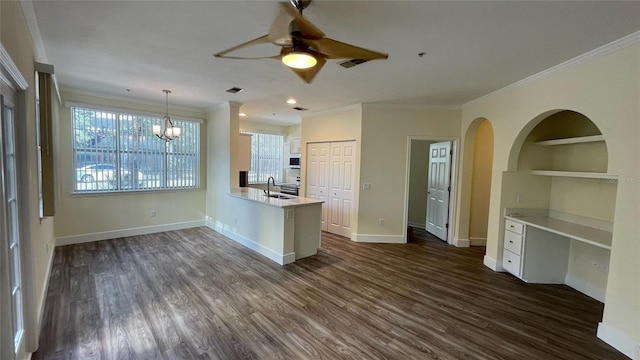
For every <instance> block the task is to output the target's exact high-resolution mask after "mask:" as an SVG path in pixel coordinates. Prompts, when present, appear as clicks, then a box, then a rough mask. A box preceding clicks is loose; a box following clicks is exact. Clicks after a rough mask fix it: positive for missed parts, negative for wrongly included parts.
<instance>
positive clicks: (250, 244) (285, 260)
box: [206, 220, 296, 265]
mask: <svg viewBox="0 0 640 360" xmlns="http://www.w3.org/2000/svg"><path fill="white" fill-rule="evenodd" d="M206 226H208V227H209V228H211V229H212V230H213V231H216V232H218V233H220V234H222V235H224V236H226V237H228V238H229V239H231V240H233V241H235V242H237V243H238V244H240V245H242V246H244V247H247V248H249V249H251V250H253V251H255V252H257V253H258V254H260V255H262V256H264V257H266V258H268V259H269V260H272V261H275V262H276V263H278V264H280V265H286V264H290V263H292V262H294V261H296V253H288V254H280V253H278V252H277V251H273V250H271V249H269V248H268V247H265V246H264V245H262V244H258V243H257V242H255V241H253V240H251V239H248V238H246V237H244V236H242V235H239V234H236V233H235V232H233V231H231V230H229V229H225V228H224V227H223V226H220V225H219V224H214V223H213V222H212V221H210V220H209V221H207V222H206Z"/></svg>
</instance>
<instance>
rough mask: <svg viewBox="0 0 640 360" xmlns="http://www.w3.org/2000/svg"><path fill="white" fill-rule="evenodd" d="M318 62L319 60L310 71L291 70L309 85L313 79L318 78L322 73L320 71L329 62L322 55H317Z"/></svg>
mask: <svg viewBox="0 0 640 360" xmlns="http://www.w3.org/2000/svg"><path fill="white" fill-rule="evenodd" d="M314 55H315V54H314ZM316 60H318V63H317V64H316V66H314V67H311V68H308V69H294V68H291V70H293V72H295V73H296V74H297V75H298V76H300V78H301V79H302V80H304V81H305V82H306V83H307V84H310V83H311V82H312V81H313V78H314V77H316V74H318V72H320V69H322V66H324V64H325V63H326V62H327V60H325V59H324V57H323V56H322V54H317V56H316Z"/></svg>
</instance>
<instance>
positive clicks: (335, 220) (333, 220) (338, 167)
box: [328, 141, 355, 238]
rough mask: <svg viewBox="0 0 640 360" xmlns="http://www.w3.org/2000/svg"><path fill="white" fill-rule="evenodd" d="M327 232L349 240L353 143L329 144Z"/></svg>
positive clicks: (353, 158) (351, 207) (353, 165)
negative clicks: (329, 167)
mask: <svg viewBox="0 0 640 360" xmlns="http://www.w3.org/2000/svg"><path fill="white" fill-rule="evenodd" d="M330 162H331V183H330V189H329V201H328V205H329V206H328V208H329V214H328V216H329V230H328V231H329V232H331V233H334V234H338V235H341V236H345V237H348V238H351V215H352V209H353V183H354V167H355V141H345V142H335V143H331V158H330Z"/></svg>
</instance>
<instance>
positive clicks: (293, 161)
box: [289, 154, 300, 169]
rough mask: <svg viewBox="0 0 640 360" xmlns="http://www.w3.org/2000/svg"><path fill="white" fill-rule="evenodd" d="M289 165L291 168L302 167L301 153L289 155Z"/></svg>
mask: <svg viewBox="0 0 640 360" xmlns="http://www.w3.org/2000/svg"><path fill="white" fill-rule="evenodd" d="M289 167H290V168H291V169H300V154H291V155H289Z"/></svg>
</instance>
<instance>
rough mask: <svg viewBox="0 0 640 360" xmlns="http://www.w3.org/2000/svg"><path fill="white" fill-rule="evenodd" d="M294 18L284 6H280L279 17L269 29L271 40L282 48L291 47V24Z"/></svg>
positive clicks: (277, 16)
mask: <svg viewBox="0 0 640 360" xmlns="http://www.w3.org/2000/svg"><path fill="white" fill-rule="evenodd" d="M293 19H294V18H293V17H292V16H291V14H289V13H288V12H287V10H286V9H285V7H284V4H280V8H279V9H278V15H276V17H275V19H273V22H272V23H271V27H270V28H269V35H268V36H269V40H270V41H271V42H272V43H274V44H276V45H280V46H291V44H292V40H291V31H290V30H289V24H290V23H291V21H292V20H293Z"/></svg>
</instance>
